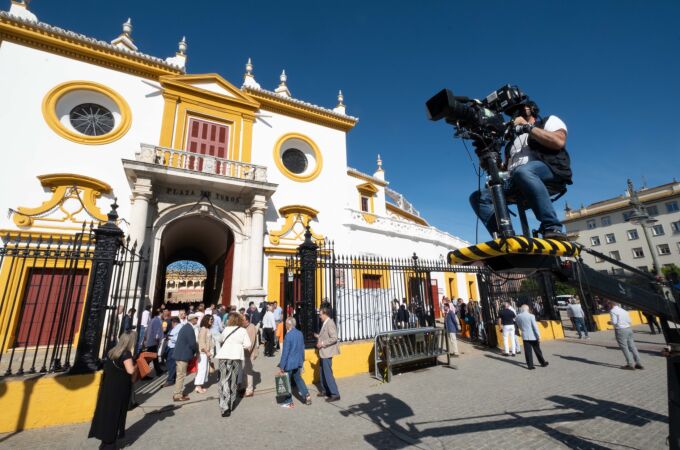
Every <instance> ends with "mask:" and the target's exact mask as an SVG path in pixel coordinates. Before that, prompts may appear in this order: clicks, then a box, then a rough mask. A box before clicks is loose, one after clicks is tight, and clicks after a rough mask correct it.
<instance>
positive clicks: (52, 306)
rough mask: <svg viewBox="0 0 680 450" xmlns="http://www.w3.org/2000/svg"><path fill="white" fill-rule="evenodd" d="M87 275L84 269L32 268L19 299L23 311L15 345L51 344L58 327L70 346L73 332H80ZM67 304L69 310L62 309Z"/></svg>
mask: <svg viewBox="0 0 680 450" xmlns="http://www.w3.org/2000/svg"><path fill="white" fill-rule="evenodd" d="M87 273H88V271H87V270H86V269H78V270H75V271H74V270H68V269H31V272H30V274H29V276H28V282H27V284H26V289H25V291H24V295H23V299H22V304H23V305H24V312H23V315H22V317H21V323H20V324H19V334H18V338H17V341H16V342H15V344H14V345H15V346H17V347H19V346H24V345H29V346H33V345H47V344H48V343H50V342H54V339H55V337H56V335H57V330H58V329H59V326H60V325H61V326H62V327H63V330H64V332H65V339H64V342H66V343H69V344H70V343H72V340H73V331H74V330H78V329H79V328H78V326H79V324H80V316H81V315H82V313H83V303H84V301H85V291H86V290H87ZM67 305H68V311H66V310H65V308H66V307H67ZM74 315H75V322H74ZM60 322H61V323H60ZM74 323H75V325H73V324H74ZM50 331H51V333H52V340H51V341H50ZM27 341H28V342H27Z"/></svg>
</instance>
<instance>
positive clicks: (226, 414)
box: [222, 409, 231, 417]
mask: <svg viewBox="0 0 680 450" xmlns="http://www.w3.org/2000/svg"><path fill="white" fill-rule="evenodd" d="M229 416H231V410H230V409H227V410H225V411H224V412H222V417H229Z"/></svg>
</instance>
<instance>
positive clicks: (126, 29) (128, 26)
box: [123, 17, 132, 36]
mask: <svg viewBox="0 0 680 450" xmlns="http://www.w3.org/2000/svg"><path fill="white" fill-rule="evenodd" d="M123 34H124V35H126V36H130V35H131V34H132V19H130V18H129V17H128V20H127V22H125V23H124V24H123Z"/></svg>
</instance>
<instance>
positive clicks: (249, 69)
mask: <svg viewBox="0 0 680 450" xmlns="http://www.w3.org/2000/svg"><path fill="white" fill-rule="evenodd" d="M241 87H248V88H252V89H260V84H259V83H258V82H257V81H255V75H253V60H252V59H251V58H248V62H247V63H246V73H245V74H244V75H243V86H241Z"/></svg>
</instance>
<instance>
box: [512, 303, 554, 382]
mask: <svg viewBox="0 0 680 450" xmlns="http://www.w3.org/2000/svg"><path fill="white" fill-rule="evenodd" d="M520 309H521V312H520V313H519V314H517V317H516V318H515V322H516V323H517V326H518V327H519V331H520V332H521V333H522V340H523V341H524V356H525V357H526V359H527V367H528V368H529V370H534V369H535V367H534V357H533V355H532V354H531V351H532V350H533V351H534V352H536V358H538V362H539V363H540V364H541V367H545V366H547V365H548V361H546V360H545V359H543V353H542V352H541V344H540V338H541V332H540V330H539V329H538V324H537V323H536V317H535V316H534V315H533V314H531V313H530V312H529V305H522V306H521V308H520Z"/></svg>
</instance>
